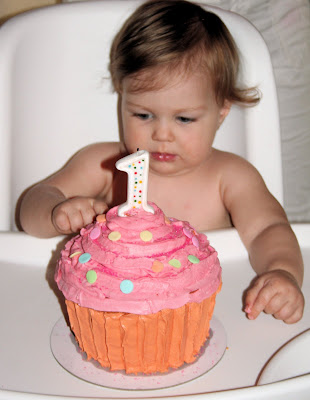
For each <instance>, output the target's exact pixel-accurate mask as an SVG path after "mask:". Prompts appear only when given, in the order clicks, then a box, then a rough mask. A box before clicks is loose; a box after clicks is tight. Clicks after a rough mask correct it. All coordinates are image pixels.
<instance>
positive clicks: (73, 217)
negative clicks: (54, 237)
mask: <svg viewBox="0 0 310 400" xmlns="http://www.w3.org/2000/svg"><path fill="white" fill-rule="evenodd" d="M69 220H70V226H71V232H78V231H79V230H80V229H81V228H83V226H84V219H83V215H82V213H81V211H80V210H77V209H73V210H71V211H70V215H69Z"/></svg>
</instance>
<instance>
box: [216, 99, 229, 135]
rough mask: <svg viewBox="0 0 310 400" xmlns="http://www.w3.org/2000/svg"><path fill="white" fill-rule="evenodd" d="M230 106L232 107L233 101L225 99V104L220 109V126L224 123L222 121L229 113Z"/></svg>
mask: <svg viewBox="0 0 310 400" xmlns="http://www.w3.org/2000/svg"><path fill="white" fill-rule="evenodd" d="M230 108H231V102H230V101H228V100H224V104H223V106H222V108H221V109H220V113H219V124H218V128H219V127H220V126H221V125H222V123H223V122H224V120H225V118H226V117H227V115H228V114H229V111H230Z"/></svg>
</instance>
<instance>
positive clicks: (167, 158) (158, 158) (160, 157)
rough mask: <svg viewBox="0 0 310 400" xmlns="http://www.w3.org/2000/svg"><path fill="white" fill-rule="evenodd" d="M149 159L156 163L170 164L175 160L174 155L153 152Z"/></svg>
mask: <svg viewBox="0 0 310 400" xmlns="http://www.w3.org/2000/svg"><path fill="white" fill-rule="evenodd" d="M151 157H152V158H153V159H154V160H156V161H163V162H171V161H174V160H175V158H176V154H170V153H158V152H154V153H151Z"/></svg>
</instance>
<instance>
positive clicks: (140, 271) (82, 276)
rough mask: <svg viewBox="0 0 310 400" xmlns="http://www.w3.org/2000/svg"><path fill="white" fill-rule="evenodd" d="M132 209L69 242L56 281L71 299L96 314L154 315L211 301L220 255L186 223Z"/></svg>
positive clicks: (218, 277)
mask: <svg viewBox="0 0 310 400" xmlns="http://www.w3.org/2000/svg"><path fill="white" fill-rule="evenodd" d="M152 206H153V207H154V210H155V213H154V214H152V213H149V212H146V211H144V210H143V209H132V210H130V211H129V212H128V213H127V214H126V217H119V216H118V214H117V209H118V207H114V208H112V209H111V210H110V211H108V213H107V214H106V220H105V221H104V218H103V219H100V218H98V219H97V221H96V222H94V223H93V224H90V225H88V226H87V227H86V228H83V229H82V230H81V231H80V234H79V235H77V236H76V237H74V238H72V239H71V240H70V241H69V242H67V244H66V246H65V249H64V250H63V251H62V253H61V258H60V260H59V261H58V264H57V268H56V273H55V280H56V282H57V284H58V287H59V289H60V290H61V291H62V292H63V294H64V296H65V298H66V299H67V300H71V301H73V302H75V303H77V304H79V305H80V306H83V307H88V308H92V309H95V310H98V311H113V312H117V311H121V312H129V313H134V314H151V313H156V312H158V311H160V310H162V309H165V308H171V309H174V308H178V307H181V306H183V305H184V304H185V303H188V302H201V301H202V300H204V299H205V298H207V297H210V296H211V295H212V294H213V293H214V292H215V291H216V290H217V289H218V287H219V285H220V282H221V267H220V264H219V261H218V258H217V253H216V251H215V250H214V249H213V248H212V247H211V246H210V245H209V241H208V239H207V237H206V236H205V235H204V234H199V233H197V232H196V231H195V230H194V229H193V228H192V227H191V225H190V224H189V223H188V222H182V221H178V220H176V219H173V218H171V219H168V218H167V217H165V215H164V214H163V212H162V211H161V210H160V209H159V208H158V207H157V206H156V205H155V204H152Z"/></svg>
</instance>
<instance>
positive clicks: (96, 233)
mask: <svg viewBox="0 0 310 400" xmlns="http://www.w3.org/2000/svg"><path fill="white" fill-rule="evenodd" d="M100 233H101V230H100V228H98V227H96V228H94V229H93V230H92V231H91V232H90V234H89V237H90V238H91V239H92V240H95V239H97V238H98V237H99V236H100Z"/></svg>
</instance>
